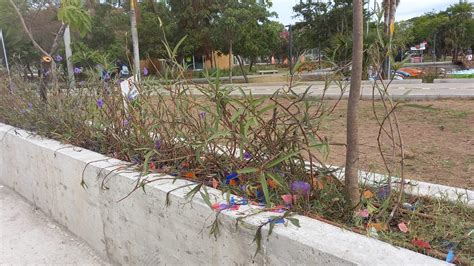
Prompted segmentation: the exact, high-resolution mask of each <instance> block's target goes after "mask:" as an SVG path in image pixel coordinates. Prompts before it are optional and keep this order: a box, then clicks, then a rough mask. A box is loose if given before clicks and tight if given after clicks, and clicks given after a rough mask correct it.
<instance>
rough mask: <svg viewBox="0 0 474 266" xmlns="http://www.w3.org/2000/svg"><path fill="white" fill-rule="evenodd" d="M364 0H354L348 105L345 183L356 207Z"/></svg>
mask: <svg viewBox="0 0 474 266" xmlns="http://www.w3.org/2000/svg"><path fill="white" fill-rule="evenodd" d="M362 1H363V0H353V1H352V6H353V9H352V14H353V29H352V39H353V44H352V74H351V87H350V91H349V101H348V105H347V148H346V169H345V185H346V197H347V202H348V207H349V208H350V209H354V208H356V207H357V206H358V204H359V201H360V193H359V123H358V120H357V119H358V114H357V113H358V106H359V96H360V87H361V79H362V60H363V53H362V50H363V28H364V26H363V15H362V5H363V3H362Z"/></svg>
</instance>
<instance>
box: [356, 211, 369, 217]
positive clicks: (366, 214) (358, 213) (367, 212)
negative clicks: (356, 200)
mask: <svg viewBox="0 0 474 266" xmlns="http://www.w3.org/2000/svg"><path fill="white" fill-rule="evenodd" d="M369 215H370V214H369V210H367V209H364V210H359V211H358V212H357V216H359V217H362V218H368V217H369Z"/></svg>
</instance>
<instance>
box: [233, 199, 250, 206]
mask: <svg viewBox="0 0 474 266" xmlns="http://www.w3.org/2000/svg"><path fill="white" fill-rule="evenodd" d="M229 204H230V205H247V204H249V202H248V200H247V199H246V198H242V199H237V200H236V199H235V198H234V197H230V201H229Z"/></svg>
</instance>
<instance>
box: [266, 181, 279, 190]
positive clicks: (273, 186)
mask: <svg viewBox="0 0 474 266" xmlns="http://www.w3.org/2000/svg"><path fill="white" fill-rule="evenodd" d="M267 183H268V186H269V187H271V188H277V187H278V184H277V183H276V182H275V181H273V179H269V180H268V181H267Z"/></svg>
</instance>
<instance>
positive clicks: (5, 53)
mask: <svg viewBox="0 0 474 266" xmlns="http://www.w3.org/2000/svg"><path fill="white" fill-rule="evenodd" d="M0 39H2V47H3V57H4V58H5V65H6V67H7V74H8V82H9V85H10V86H9V87H10V90H11V85H12V77H11V75H10V66H9V65H8V57H7V49H6V48H5V41H4V40H3V31H2V30H1V29H0Z"/></svg>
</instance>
